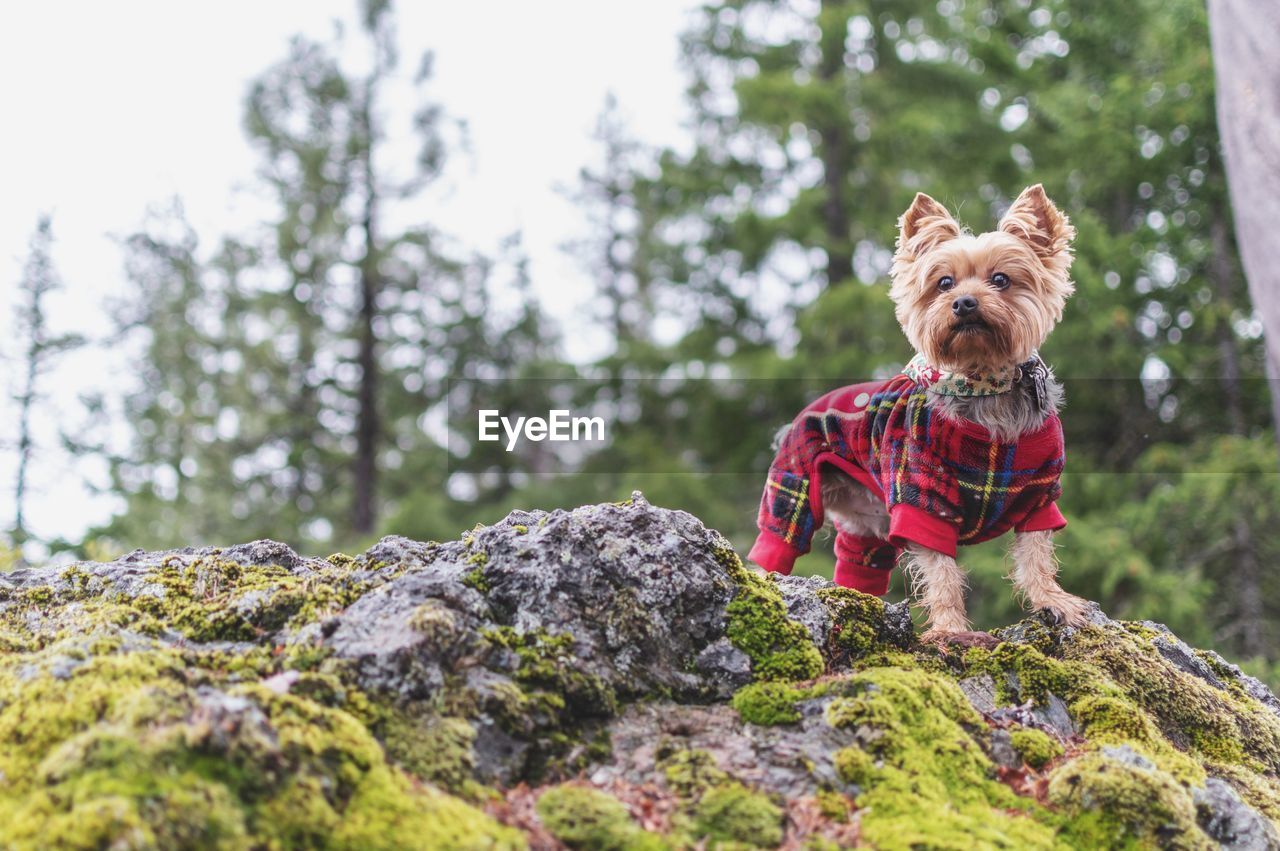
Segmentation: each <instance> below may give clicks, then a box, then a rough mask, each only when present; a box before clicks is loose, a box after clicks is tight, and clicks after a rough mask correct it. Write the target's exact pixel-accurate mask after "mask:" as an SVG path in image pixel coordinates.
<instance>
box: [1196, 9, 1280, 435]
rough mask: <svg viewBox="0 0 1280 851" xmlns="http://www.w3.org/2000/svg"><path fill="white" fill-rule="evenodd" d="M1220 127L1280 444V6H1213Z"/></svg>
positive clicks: (1242, 260)
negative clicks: (1279, 228) (1278, 233)
mask: <svg viewBox="0 0 1280 851" xmlns="http://www.w3.org/2000/svg"><path fill="white" fill-rule="evenodd" d="M1209 23H1210V35H1211V38H1212V43H1213V61H1214V68H1215V76H1216V79H1217V108H1218V128H1219V132H1220V134H1221V136H1222V147H1223V157H1224V159H1225V161H1226V170H1227V186H1228V188H1229V189H1230V192H1231V208H1232V212H1233V213H1234V216H1235V229H1236V244H1237V245H1238V246H1239V250H1240V260H1241V262H1242V263H1243V265H1244V272H1245V277H1246V278H1247V279H1248V283H1249V293H1250V295H1251V296H1252V298H1253V306H1254V309H1255V310H1257V312H1258V314H1259V316H1261V317H1262V326H1263V333H1264V335H1265V337H1266V347H1267V377H1268V379H1270V381H1269V382H1268V383H1269V385H1270V386H1271V411H1272V419H1273V425H1274V427H1275V428H1276V435H1277V440H1278V441H1280V393H1277V392H1276V391H1277V388H1276V381H1277V379H1280V240H1278V239H1276V237H1275V234H1274V233H1273V232H1272V230H1271V229H1272V228H1273V227H1275V224H1276V222H1280V51H1277V50H1276V47H1275V46H1276V44H1278V43H1280V6H1278V5H1276V3H1274V2H1273V0H1209Z"/></svg>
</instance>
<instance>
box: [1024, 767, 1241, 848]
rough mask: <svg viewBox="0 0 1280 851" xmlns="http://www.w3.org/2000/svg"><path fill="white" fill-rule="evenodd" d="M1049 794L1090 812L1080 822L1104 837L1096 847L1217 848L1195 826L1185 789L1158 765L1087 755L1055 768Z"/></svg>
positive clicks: (1059, 804) (1064, 806) (1096, 836)
mask: <svg viewBox="0 0 1280 851" xmlns="http://www.w3.org/2000/svg"><path fill="white" fill-rule="evenodd" d="M1048 797H1049V801H1050V802H1051V803H1052V804H1053V805H1055V806H1057V807H1061V808H1062V809H1063V810H1065V811H1066V812H1068V813H1071V814H1076V815H1081V816H1083V815H1091V816H1092V817H1091V818H1090V819H1087V820H1085V821H1083V822H1082V825H1083V826H1084V827H1087V828H1088V830H1089V832H1090V835H1091V837H1092V839H1093V841H1099V840H1101V841H1100V842H1099V844H1098V845H1097V846H1096V847H1109V848H1111V847H1124V846H1125V845H1134V844H1137V845H1141V846H1149V847H1160V848H1168V849H1211V848H1216V847H1217V844H1216V843H1214V842H1212V841H1210V840H1209V837H1208V836H1206V835H1205V834H1204V833H1203V832H1201V831H1200V829H1199V828H1198V827H1197V825H1196V810H1195V804H1194V803H1193V802H1192V800H1191V795H1190V794H1189V793H1188V792H1187V790H1186V788H1184V787H1183V786H1182V785H1181V784H1180V783H1178V782H1177V780H1175V779H1174V778H1173V777H1172V776H1171V775H1169V774H1167V773H1165V772H1162V771H1159V770H1148V769H1143V768H1137V767H1133V766H1129V765H1125V764H1122V763H1120V762H1117V761H1116V760H1113V759H1108V758H1107V757H1105V756H1104V755H1102V754H1100V753H1091V754H1086V755H1084V756H1081V757H1078V758H1077V759H1074V760H1071V761H1070V762H1068V763H1066V764H1064V765H1063V766H1061V767H1060V768H1058V769H1057V770H1056V771H1055V772H1054V773H1053V775H1052V777H1051V779H1050V781H1049V788H1048Z"/></svg>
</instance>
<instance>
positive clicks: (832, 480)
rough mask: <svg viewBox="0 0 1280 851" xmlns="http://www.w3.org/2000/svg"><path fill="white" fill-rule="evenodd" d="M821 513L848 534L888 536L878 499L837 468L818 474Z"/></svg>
mask: <svg viewBox="0 0 1280 851" xmlns="http://www.w3.org/2000/svg"><path fill="white" fill-rule="evenodd" d="M822 511H823V513H824V514H825V515H826V516H827V517H830V518H831V522H832V524H833V525H834V526H835V527H836V528H837V529H839V530H841V531H842V532H848V533H849V534H850V535H874V536H875V537H877V538H885V537H888V535H889V512H888V510H887V509H886V508H885V507H884V501H883V500H882V499H880V497H878V496H876V495H875V494H873V493H872V492H871V491H869V490H867V488H866V486H865V485H863V484H862V483H861V482H859V481H857V480H856V479H854V478H853V477H852V476H850V475H848V474H847V473H845V472H844V471H843V470H841V469H840V468H838V467H832V466H829V465H828V466H827V467H825V468H823V471H822Z"/></svg>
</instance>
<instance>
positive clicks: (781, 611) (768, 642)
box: [713, 548, 825, 680]
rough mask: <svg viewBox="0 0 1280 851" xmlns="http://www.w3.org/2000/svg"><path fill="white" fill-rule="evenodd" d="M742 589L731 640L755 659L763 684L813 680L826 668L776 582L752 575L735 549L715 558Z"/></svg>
mask: <svg viewBox="0 0 1280 851" xmlns="http://www.w3.org/2000/svg"><path fill="white" fill-rule="evenodd" d="M713 556H714V557H715V559H716V560H717V561H718V562H719V563H720V564H721V565H723V566H724V567H725V569H726V570H727V571H728V572H729V575H730V576H731V577H732V578H733V580H734V582H735V583H737V586H738V588H737V592H736V593H735V595H734V598H733V600H731V601H730V603H729V606H728V608H727V610H726V613H727V614H728V616H729V623H728V626H727V627H726V630H725V634H726V635H727V636H728V637H729V640H730V641H731V642H733V645H734V646H735V647H737V648H738V649H739V650H741V651H742V652H743V653H746V654H747V656H748V657H750V659H751V672H752V675H753V676H754V677H755V678H756V679H757V680H810V679H813V678H814V677H816V676H819V675H820V674H821V673H822V671H823V668H824V667H825V665H824V662H823V660H822V654H821V653H820V652H819V651H818V648H817V647H815V646H814V644H813V641H812V639H810V637H809V631H808V630H807V629H805V628H804V625H803V624H800V623H797V622H796V621H793V620H791V619H790V618H789V617H787V607H786V605H785V604H784V603H783V601H782V595H781V594H780V593H779V592H778V589H777V588H775V587H773V583H772V581H771V580H769V579H766V578H764V577H761V576H757V575H756V574H754V573H751V572H749V571H748V570H747V569H746V568H744V567H743V566H742V560H741V559H740V558H738V554H737V553H735V552H734V551H733V550H732V549H728V548H720V549H717V550H715V551H714V552H713Z"/></svg>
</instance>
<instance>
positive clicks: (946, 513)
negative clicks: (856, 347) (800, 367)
mask: <svg viewBox="0 0 1280 851" xmlns="http://www.w3.org/2000/svg"><path fill="white" fill-rule="evenodd" d="M925 387H926V385H925V384H923V383H920V382H918V381H917V380H916V379H915V378H911V377H908V376H907V375H905V374H899V375H897V376H895V377H893V378H891V379H889V380H888V381H876V382H868V383H865V384H854V385H851V386H849V387H842V388H840V389H838V390H833V391H831V392H830V393H827V394H826V395H825V396H823V397H821V398H820V399H818V400H817V401H815V402H814V403H812V404H811V405H809V407H807V408H805V409H804V411H802V412H801V413H800V415H799V416H798V417H796V419H795V422H794V423H792V426H791V428H790V430H788V432H787V433H786V436H785V437H784V438H783V441H782V445H781V446H780V447H779V448H778V453H777V456H776V457H775V458H774V461H773V464H772V466H771V467H770V468H769V480H768V483H767V484H766V485H765V490H764V496H763V498H762V499H761V501H760V514H759V517H758V520H757V525H758V526H759V529H760V535H759V537H758V538H757V539H756V543H755V546H753V547H752V548H751V553H750V554H749V555H748V558H749V559H750V560H751V561H753V562H755V563H756V564H758V565H760V566H761V567H763V568H764V569H765V570H769V571H776V572H778V573H783V574H789V573H790V572H791V569H792V567H793V566H794V564H795V560H796V559H797V558H798V557H800V556H802V555H804V554H805V553H807V552H808V551H809V547H810V543H811V541H812V539H813V533H814V531H816V530H817V529H818V528H820V527H821V526H822V490H821V482H820V477H821V475H822V466H823V465H824V464H830V465H833V466H835V467H839V468H840V469H841V470H843V471H844V472H846V473H848V474H849V475H850V476H852V477H853V478H854V479H856V480H857V481H859V482H861V483H862V484H863V485H865V486H866V487H867V488H869V489H870V490H871V492H872V493H874V494H876V495H878V496H880V497H881V498H882V499H883V500H884V503H885V507H886V508H888V510H889V534H888V539H887V540H881V539H878V538H874V537H861V536H855V535H850V534H848V533H845V532H843V531H840V530H838V529H837V532H836V574H835V581H836V584H838V585H843V586H845V587H851V588H856V589H858V590H859V591H864V592H866V593H868V594H875V595H881V594H884V593H885V592H886V591H888V590H889V574H890V572H891V571H892V569H893V566H894V563H895V562H896V560H897V557H898V554H899V552H900V551H901V550H902V548H903V547H904V546H906V545H907V544H908V543H916V544H921V545H923V546H925V547H928V548H929V549H932V550H936V551H938V552H941V553H945V554H947V555H951V556H954V555H955V553H956V545H957V544H976V543H979V542H981V541H986V540H990V539H991V538H995V537H998V536H1000V535H1002V534H1004V533H1005V532H1007V531H1009V530H1010V529H1014V530H1017V531H1019V532H1033V531H1040V530H1046V529H1061V528H1062V527H1064V526H1066V525H1067V521H1066V519H1065V518H1064V517H1063V516H1062V513H1061V512H1060V511H1059V510H1058V506H1057V504H1056V503H1055V500H1056V499H1057V498H1058V496H1059V495H1060V494H1061V493H1062V486H1061V484H1060V483H1059V481H1058V479H1059V476H1060V475H1061V473H1062V465H1063V460H1064V450H1063V441H1062V423H1061V421H1060V420H1059V419H1058V417H1057V416H1056V415H1051V416H1049V417H1048V419H1046V420H1045V423H1044V425H1043V426H1041V427H1040V429H1039V430H1037V431H1036V432H1034V433H1032V434H1028V435H1023V436H1022V437H1021V439H1019V440H1018V441H1017V442H1016V443H1002V442H998V441H995V440H992V439H991V436H990V433H989V432H988V431H987V430H986V429H985V428H984V427H983V426H980V425H978V424H977V423H974V422H970V421H968V420H957V419H949V418H946V417H943V416H941V415H939V414H937V413H936V412H934V411H933V410H931V409H930V408H929V406H928V405H927V404H926V396H927V391H926V389H925Z"/></svg>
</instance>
